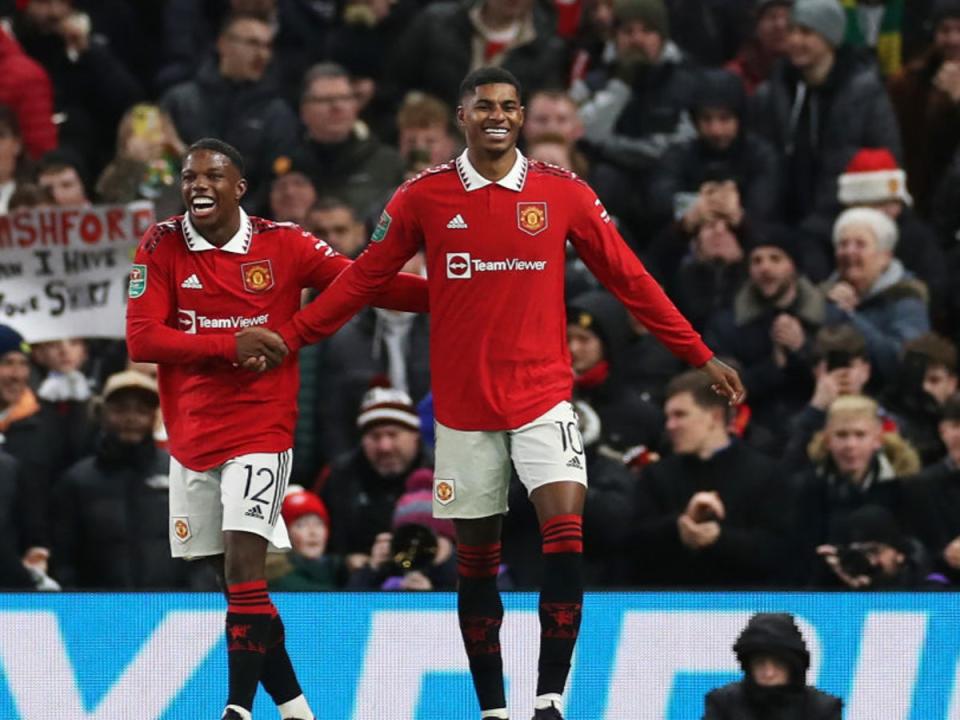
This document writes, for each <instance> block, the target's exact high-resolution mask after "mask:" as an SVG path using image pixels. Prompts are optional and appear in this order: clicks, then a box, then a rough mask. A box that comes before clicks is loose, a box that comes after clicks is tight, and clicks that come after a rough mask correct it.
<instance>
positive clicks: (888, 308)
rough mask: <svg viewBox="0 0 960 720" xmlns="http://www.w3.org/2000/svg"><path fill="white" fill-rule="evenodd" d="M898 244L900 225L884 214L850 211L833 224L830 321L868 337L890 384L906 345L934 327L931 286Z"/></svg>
mask: <svg viewBox="0 0 960 720" xmlns="http://www.w3.org/2000/svg"><path fill="white" fill-rule="evenodd" d="M897 240H898V233H897V226H896V225H895V224H894V223H893V221H892V220H890V218H888V217H887V216H886V215H885V214H884V213H882V212H880V211H879V210H874V209H873V208H851V209H849V210H846V211H844V212H843V213H841V214H840V217H838V218H837V220H836V222H835V223H834V225H833V246H834V251H835V257H836V263H837V270H836V272H834V274H833V275H831V276H830V277H829V278H828V279H827V281H826V283H825V284H824V288H825V289H826V291H827V298H828V299H829V300H830V302H831V313H830V315H829V317H828V321H831V320H832V322H831V324H836V323H837V322H850V323H852V324H853V325H855V326H856V327H857V329H858V330H860V332H862V333H863V335H864V336H865V337H866V339H867V352H868V354H869V356H870V361H871V363H872V364H873V367H874V368H876V370H877V372H878V373H879V375H880V376H881V377H882V378H883V380H884V381H890V380H892V379H893V378H894V377H895V375H896V372H897V362H898V358H899V355H900V351H901V349H902V347H903V344H904V343H905V342H907V341H908V340H912V339H913V338H915V337H918V336H920V335H922V334H923V333H925V332H927V331H928V330H929V329H930V319H929V317H928V314H927V304H928V303H927V288H926V286H925V285H924V284H923V283H922V282H920V281H919V280H917V278H916V277H915V276H914V275H913V274H912V273H911V272H910V271H908V270H906V269H905V268H904V267H903V264H902V263H901V262H900V261H899V260H897V259H896V258H894V256H893V253H894V249H895V248H896V245H897Z"/></svg>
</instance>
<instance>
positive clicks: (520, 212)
mask: <svg viewBox="0 0 960 720" xmlns="http://www.w3.org/2000/svg"><path fill="white" fill-rule="evenodd" d="M517 226H518V227H519V228H520V229H521V230H523V231H524V232H525V233H527V234H528V235H539V234H540V233H542V232H543V231H544V230H546V229H547V204H546V203H545V202H519V203H517Z"/></svg>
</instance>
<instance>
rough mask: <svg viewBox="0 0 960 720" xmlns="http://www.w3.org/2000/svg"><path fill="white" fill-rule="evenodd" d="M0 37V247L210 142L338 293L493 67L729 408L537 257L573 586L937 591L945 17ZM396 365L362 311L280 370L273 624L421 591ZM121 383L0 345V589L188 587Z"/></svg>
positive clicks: (508, 558)
mask: <svg viewBox="0 0 960 720" xmlns="http://www.w3.org/2000/svg"><path fill="white" fill-rule="evenodd" d="M0 17H2V20H0V214H3V213H15V212H18V211H20V210H23V209H25V208H31V207H38V206H54V205H56V206H85V205H89V204H93V203H125V202H130V201H134V200H150V201H152V202H153V203H154V205H155V207H156V210H157V215H158V216H159V217H161V218H162V217H166V216H169V215H172V214H176V213H179V212H182V205H181V201H180V198H179V187H178V175H179V170H180V162H181V159H182V157H183V154H184V149H185V147H186V146H187V145H189V144H190V143H191V142H193V141H195V140H197V139H199V138H201V137H204V136H215V137H219V138H222V139H224V140H226V141H227V142H230V143H232V144H233V145H235V146H236V147H237V148H239V150H240V151H241V152H242V154H243V156H244V159H245V162H246V169H247V178H248V180H249V192H248V193H247V194H246V196H245V197H244V201H243V202H244V205H245V208H246V209H247V210H248V211H249V212H251V213H254V214H258V215H261V216H264V217H268V218H272V219H275V220H280V221H289V222H295V223H298V224H300V225H302V226H303V227H305V228H306V229H307V230H309V231H311V232H313V233H315V234H316V235H317V236H318V237H322V238H323V239H325V240H326V241H327V242H329V243H330V245H331V246H333V247H334V248H335V249H336V250H338V251H339V252H341V253H343V254H344V255H347V256H349V257H356V255H357V254H358V253H359V252H360V251H361V250H362V248H363V246H364V245H365V243H366V239H367V237H368V236H369V231H370V230H371V227H372V224H373V223H375V221H376V218H377V217H378V216H379V213H380V211H381V209H382V207H383V205H384V204H385V203H386V201H387V199H388V198H389V197H390V194H391V193H392V192H393V190H394V189H395V188H396V187H397V186H398V185H399V184H400V183H402V182H403V181H404V179H406V178H410V177H413V176H414V175H416V174H417V173H419V172H420V171H421V170H423V169H424V168H426V167H430V166H432V165H436V164H439V163H443V162H446V161H449V160H450V159H452V158H453V157H455V155H456V154H457V153H459V152H460V151H461V150H462V147H463V140H462V137H461V136H460V134H459V132H458V130H457V128H456V125H455V122H454V115H453V109H454V108H455V106H456V104H457V97H456V89H457V86H458V84H459V81H460V79H461V78H462V77H463V76H464V75H465V74H466V73H467V72H468V71H469V70H471V69H474V68H477V67H479V66H482V65H499V66H503V67H505V68H507V69H509V70H510V71H511V72H513V73H514V74H515V75H516V76H517V77H518V78H519V79H520V81H521V83H522V84H523V87H524V98H525V106H526V112H527V115H526V125H525V127H524V129H523V135H522V142H521V148H522V150H523V152H525V153H526V154H528V155H529V156H530V157H533V158H535V159H538V160H542V161H544V162H550V163H553V164H556V165H560V166H562V167H565V168H567V169H570V170H573V171H574V172H576V173H577V174H578V175H581V176H583V177H585V178H586V179H587V180H588V182H590V184H591V185H592V186H593V187H594V188H595V189H596V190H597V192H598V194H599V196H600V198H601V199H602V201H603V202H604V204H605V206H606V207H607V209H608V210H609V212H610V214H611V216H612V217H613V218H614V219H615V221H616V223H617V225H618V227H619V229H620V232H621V233H622V235H623V236H624V238H625V239H626V240H627V242H628V243H629V245H630V247H631V248H632V249H633V250H634V251H635V252H636V254H637V255H638V256H639V257H640V258H641V259H642V260H643V261H644V262H645V264H646V265H647V267H648V269H649V270H650V272H651V273H652V274H653V275H654V276H655V277H656V278H657V279H658V280H659V281H660V282H661V284H662V285H663V286H664V287H665V288H666V289H667V291H668V293H669V294H670V295H671V297H672V298H673V299H674V301H675V302H676V303H677V304H678V306H679V307H680V308H681V309H682V310H683V312H684V313H685V314H686V315H687V316H688V317H689V318H690V320H691V322H692V323H693V324H694V325H695V327H696V328H697V329H698V330H699V331H700V332H701V333H703V335H704V337H705V339H706V340H707V342H708V344H709V345H710V346H711V348H712V349H714V350H715V351H716V352H717V354H718V355H719V356H720V357H722V358H724V359H725V360H727V361H728V362H730V363H732V364H734V365H736V366H737V367H738V369H739V370H740V371H741V373H742V375H743V378H744V382H745V385H746V388H747V391H748V395H747V399H746V402H745V403H744V404H743V405H741V406H739V407H735V408H730V407H728V406H726V405H725V403H724V402H723V401H722V399H720V398H718V397H717V396H716V395H714V394H713V393H712V392H711V390H710V387H709V384H708V382H707V380H706V379H705V378H704V377H702V376H701V375H700V374H698V373H696V372H691V371H689V370H688V369H686V368H684V367H682V366H681V364H680V363H679V362H678V361H677V360H676V359H674V358H673V357H672V356H671V355H670V354H669V353H668V352H667V351H666V350H665V349H664V348H663V347H662V346H660V345H659V344H658V343H656V341H655V340H653V338H652V337H651V336H650V335H649V333H648V332H647V331H646V329H645V328H643V327H642V326H640V325H638V324H637V323H636V322H635V321H634V320H633V318H632V317H630V315H629V314H628V313H627V312H626V311H625V309H624V308H623V307H622V306H621V305H620V304H619V303H618V302H616V301H615V300H614V299H613V298H612V297H611V296H610V295H608V294H607V293H606V291H604V290H603V289H602V288H601V287H599V286H598V284H597V281H596V280H595V279H594V278H593V276H592V275H591V274H590V273H589V270H588V269H587V268H586V267H585V266H584V265H583V264H582V263H581V262H580V261H579V260H578V258H577V257H576V256H575V255H574V254H573V253H572V251H571V253H570V255H569V257H568V261H567V308H568V323H569V324H568V344H569V349H570V355H571V373H572V375H573V377H574V397H573V400H574V401H575V403H576V404H577V408H578V413H579V416H580V421H581V432H582V435H583V442H584V449H585V458H586V461H587V465H588V474H589V477H590V487H589V490H588V494H587V500H586V510H585V517H584V522H585V526H586V530H585V537H586V541H585V553H586V573H587V579H588V582H589V583H590V585H591V586H592V587H614V586H620V587H624V586H647V587H671V588H674V587H711V588H713V587H723V588H738V587H759V588H779V587H847V588H913V589H916V588H949V587H950V586H951V585H953V584H955V583H957V582H960V394H958V358H957V346H958V343H960V293H958V292H957V289H956V286H954V285H953V283H952V281H951V279H950V278H951V277H956V275H957V272H958V271H960V243H958V239H960V0H911V1H910V2H906V3H905V2H902V1H901V0H724V1H723V2H702V1H701V0H464V1H461V0H436V1H432V2H431V1H429V0H395V1H391V0H343V1H342V2H334V0H203V1H199V0H154V1H153V2H139V1H138V2H132V1H124V0H15V1H14V0H0ZM0 252H2V251H0ZM405 269H406V270H408V271H409V272H415V273H423V272H424V264H423V260H422V257H419V256H418V257H416V258H414V259H413V260H411V262H410V264H409V265H408V266H407V268H405ZM429 342H430V340H429V321H428V318H427V317H425V316H414V315H410V314H406V313H398V312H391V311H383V310H379V309H368V310H366V311H363V312H362V313H361V314H359V315H358V316H357V317H356V318H354V319H353V320H352V321H351V322H350V323H349V324H348V325H347V326H345V328H344V329H343V330H341V331H340V332H339V333H338V334H337V335H335V336H334V337H331V338H329V339H327V340H325V341H323V342H321V343H319V344H317V345H314V346H310V347H307V348H304V349H303V350H302V351H301V353H300V360H301V388H300V396H299V406H300V407H299V412H300V415H299V422H298V426H297V432H296V446H295V450H294V477H293V481H294V483H295V485H294V486H292V489H291V492H290V494H289V496H288V497H287V500H286V501H285V503H284V506H283V516H284V518H285V519H286V521H287V523H288V526H289V527H290V535H291V538H292V540H293V544H294V550H293V552H291V553H289V554H287V555H285V556H282V557H275V558H272V559H271V561H270V563H269V575H270V580H271V583H272V584H273V587H275V588H276V589H285V590H301V589H303V590H306V589H336V588H353V589H358V588H360V589H376V588H383V589H409V590H414V589H415V590H427V589H447V588H450V587H452V585H451V583H452V582H453V577H454V573H453V571H452V569H451V562H452V558H453V557H454V553H453V543H454V538H453V533H452V529H451V528H450V526H449V524H448V523H445V522H442V521H438V520H435V519H433V518H432V517H431V514H430V511H429V509H430V492H431V491H430V487H431V486H430V476H431V472H430V468H431V467H432V462H433V458H432V448H431V444H432V412H431V407H432V405H431V398H430V369H429V362H428V356H429ZM153 375H154V369H153V368H151V367H148V366H132V365H131V364H130V363H128V362H127V360H126V354H125V349H124V346H123V343H122V341H115V342H110V341H103V340H92V339H83V338H64V339H61V340H57V341H49V342H42V343H35V344H34V345H33V346H32V347H31V346H29V345H28V344H27V343H25V342H24V341H23V337H22V336H21V334H20V333H18V332H17V331H16V330H14V329H13V328H12V327H10V326H7V325H0V438H2V443H0V533H2V539H0V586H2V587H4V588H37V589H57V588H58V587H63V588H67V589H72V588H79V589H87V588H109V589H147V588H211V587H212V582H213V579H212V576H211V575H209V574H208V573H206V572H205V571H204V569H203V567H201V566H200V565H197V566H193V565H189V564H186V563H182V562H180V561H173V560H171V559H170V558H169V553H168V550H167V543H168V540H167V538H168V526H167V522H168V520H167V499H166V487H167V479H166V466H167V462H168V455H167V454H166V451H165V450H164V431H163V422H162V418H161V417H159V410H158V403H157V389H156V382H155V380H154V379H153ZM198 442H202V438H198ZM510 505H511V511H510V513H509V515H508V516H507V518H506V521H505V540H504V555H503V557H504V564H503V567H502V568H501V573H500V583H501V585H502V586H503V587H519V588H525V587H533V586H536V585H537V584H538V583H539V575H540V573H541V568H540V564H539V563H540V553H539V548H540V540H539V537H538V535H537V530H536V527H537V524H536V523H535V521H534V519H533V508H532V505H531V504H530V503H529V502H528V500H527V498H526V497H525V494H524V492H523V488H522V486H520V485H519V483H515V486H514V487H513V489H512V490H511V494H510ZM775 624H776V623H775ZM781 624H782V623H781ZM782 629H783V628H781V630H782ZM793 630H795V628H793V629H791V628H790V627H786V630H784V632H785V633H786V636H790V634H791V633H792V632H793ZM788 639H789V637H788ZM745 642H746V641H745ZM745 662H746V661H745ZM745 668H746V665H745ZM714 700H715V701H716V702H718V703H719V702H724V701H725V699H724V697H723V696H719V695H718V696H717V697H716V698H714Z"/></svg>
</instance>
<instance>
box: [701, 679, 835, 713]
mask: <svg viewBox="0 0 960 720" xmlns="http://www.w3.org/2000/svg"><path fill="white" fill-rule="evenodd" d="M842 717H843V702H842V701H841V700H840V698H837V697H834V696H833V695H828V694H827V693H825V692H821V691H820V690H817V689H816V688H812V687H805V688H803V689H797V690H795V691H784V692H783V694H782V697H781V699H779V701H778V702H776V703H775V704H772V705H768V706H766V707H757V706H756V705H755V704H754V703H752V702H751V701H750V696H749V694H748V692H747V689H746V683H745V682H744V681H743V680H741V681H739V682H733V683H730V684H729V685H724V686H723V687H720V688H717V689H716V690H711V691H710V692H709V693H708V694H707V698H706V710H705V712H704V714H703V720H841V718H842Z"/></svg>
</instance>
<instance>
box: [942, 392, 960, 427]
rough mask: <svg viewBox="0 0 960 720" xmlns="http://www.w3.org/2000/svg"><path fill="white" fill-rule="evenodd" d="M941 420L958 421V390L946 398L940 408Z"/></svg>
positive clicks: (959, 397) (959, 406)
mask: <svg viewBox="0 0 960 720" xmlns="http://www.w3.org/2000/svg"><path fill="white" fill-rule="evenodd" d="M940 419H941V420H952V421H954V422H957V421H960V392H955V393H954V394H953V395H951V396H950V397H948V398H947V401H946V402H945V403H944V404H943V407H942V408H940Z"/></svg>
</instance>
